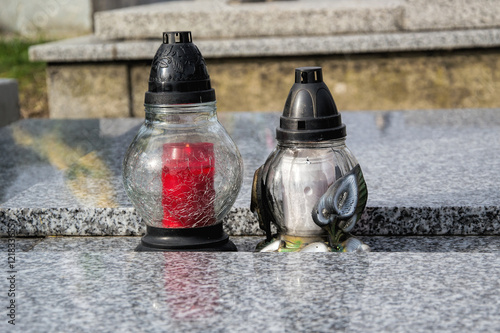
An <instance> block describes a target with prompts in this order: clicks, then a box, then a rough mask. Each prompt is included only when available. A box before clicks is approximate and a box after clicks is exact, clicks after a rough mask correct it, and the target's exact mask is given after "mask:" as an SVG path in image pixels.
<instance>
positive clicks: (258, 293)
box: [0, 251, 500, 332]
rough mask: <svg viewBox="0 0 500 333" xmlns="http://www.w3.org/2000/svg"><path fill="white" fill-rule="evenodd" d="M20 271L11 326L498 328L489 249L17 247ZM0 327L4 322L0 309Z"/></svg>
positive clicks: (499, 302)
mask: <svg viewBox="0 0 500 333" xmlns="http://www.w3.org/2000/svg"><path fill="white" fill-rule="evenodd" d="M395 263H397V264H395ZM18 272H19V273H18V274H19V276H18V280H17V296H16V304H18V306H19V309H22V311H21V310H19V312H18V315H17V318H16V329H19V330H20V331H23V332H48V331H64V332H70V331H71V332H84V331H85V332H89V331H114V332H116V331H123V332H130V331H144V332H333V331H342V332H344V331H346V332H429V331H439V332H444V331H446V332H448V331H449V332H464V331H474V332H493V331H496V330H497V329H498V327H500V280H498V278H497V277H498V276H499V275H500V257H499V256H498V254H496V253H494V254H489V253H480V254H471V253H453V254H450V253H368V254H363V255H356V254H334V253H330V254H324V253H318V254H315V253H293V254H286V253H282V254H252V253H135V252H113V253H106V252H86V251H80V252H73V251H70V252H58V253H56V252H36V251H35V252H33V251H32V252H23V253H19V255H18ZM0 281H1V282H0V288H2V290H5V289H6V288H7V280H6V279H1V280H0ZM0 325H1V327H2V328H4V327H6V328H10V327H8V326H7V325H8V324H7V323H6V319H5V318H4V320H3V322H2V323H0Z"/></svg>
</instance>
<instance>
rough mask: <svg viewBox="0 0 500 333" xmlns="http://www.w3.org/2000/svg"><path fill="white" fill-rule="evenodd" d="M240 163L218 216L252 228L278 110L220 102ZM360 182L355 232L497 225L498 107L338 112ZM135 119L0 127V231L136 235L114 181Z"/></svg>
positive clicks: (483, 231)
mask: <svg viewBox="0 0 500 333" xmlns="http://www.w3.org/2000/svg"><path fill="white" fill-rule="evenodd" d="M219 118H220V120H221V122H222V123H223V124H224V126H225V127H226V129H227V130H228V132H229V133H230V134H231V136H232V137H233V139H234V140H235V142H236V144H237V145H238V147H239V149H240V151H241V154H242V156H243V159H244V164H245V174H244V183H243V188H242V190H241V192H240V195H239V197H238V199H237V201H236V203H235V205H234V207H233V209H232V210H231V212H230V214H229V215H228V216H227V218H226V221H225V228H226V231H227V232H228V233H229V234H231V235H255V234H261V232H260V231H259V229H258V225H257V223H256V221H255V219H254V218H253V216H252V214H251V213H250V211H249V202H250V189H251V180H252V177H253V173H254V170H255V169H257V168H258V167H259V166H260V165H261V164H262V163H263V162H264V161H265V159H266V157H267V156H268V154H269V153H270V151H271V150H272V149H273V148H274V146H275V140H274V129H275V127H276V126H277V124H278V122H279V113H245V112H243V113H221V114H219ZM343 120H344V122H345V123H346V125H347V131H348V139H347V145H348V146H349V148H350V149H351V150H352V151H353V153H354V154H355V156H356V157H357V159H358V161H359V162H360V164H361V166H362V168H363V171H364V174H365V178H366V181H367V184H368V190H369V199H368V206H367V210H366V213H365V214H364V217H363V219H362V221H360V223H359V224H358V226H357V229H356V230H354V231H353V232H354V233H356V234H359V235H498V234H499V233H500V207H499V203H500V188H499V185H498V183H499V180H500V178H499V176H498V172H497V170H500V159H499V158H498V156H500V136H499V135H498V133H499V132H500V110H498V109H492V110H489V109H488V110H434V111H405V112H344V113H343ZM140 122H141V120H138V119H93V120H36V119H32V120H23V121H20V122H17V123H14V124H12V125H9V126H7V127H3V128H0V155H1V156H2V157H3V158H2V159H0V170H1V171H2V172H1V173H0V234H2V235H6V226H7V224H9V223H12V224H14V225H15V227H16V230H17V234H18V235H27V236H40V235H139V234H141V233H142V232H143V230H144V226H143V224H142V223H141V222H140V220H139V219H138V217H137V215H136V214H135V211H134V209H133V208H132V207H131V205H130V203H129V201H128V198H127V197H126V195H125V193H124V190H123V187H122V184H121V171H120V170H121V161H122V158H123V155H124V153H125V150H126V148H127V146H128V144H129V142H130V141H131V140H132V138H133V136H134V134H135V133H136V131H137V129H138V126H139V125H140Z"/></svg>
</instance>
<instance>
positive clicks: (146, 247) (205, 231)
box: [135, 223, 237, 252]
mask: <svg viewBox="0 0 500 333" xmlns="http://www.w3.org/2000/svg"><path fill="white" fill-rule="evenodd" d="M135 251H137V252H159V251H161V252H168V251H206V252H216V251H217V252H219V251H237V249H236V246H235V245H234V244H233V242H231V241H230V240H229V236H228V235H227V234H226V233H225V232H224V231H223V230H222V223H218V224H216V225H214V226H209V227H202V228H182V229H165V228H156V227H151V226H147V228H146V235H144V237H142V239H141V243H140V244H139V246H137V248H136V249H135Z"/></svg>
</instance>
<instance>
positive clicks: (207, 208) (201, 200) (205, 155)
mask: <svg viewBox="0 0 500 333" xmlns="http://www.w3.org/2000/svg"><path fill="white" fill-rule="evenodd" d="M162 161H163V168H162V174H161V182H162V187H163V191H162V206H163V223H162V224H163V227H164V228H197V227H205V226H209V225H213V224H214V223H215V212H214V201H215V189H214V174H215V160H214V146H213V144H212V143H208V142H197V143H166V144H164V145H163V160H162Z"/></svg>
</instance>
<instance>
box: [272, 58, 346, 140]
mask: <svg viewBox="0 0 500 333" xmlns="http://www.w3.org/2000/svg"><path fill="white" fill-rule="evenodd" d="M345 136H346V129H345V125H344V124H343V123H342V119H341V116H340V113H339V112H338V110H337V106H336V105H335V102H334V100H333V97H332V94H331V93H330V90H328V87H327V86H326V84H325V83H324V82H323V72H322V69H321V67H300V68H296V69H295V84H294V85H293V86H292V88H291V89H290V93H289V94H288V98H287V100H286V103H285V108H284V109H283V115H282V116H281V118H280V127H279V128H276V139H277V140H278V141H282V142H286V141H298V142H308V141H324V140H332V139H340V138H344V137H345Z"/></svg>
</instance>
